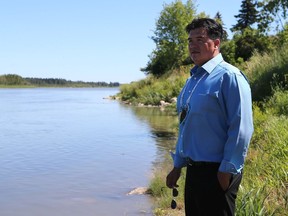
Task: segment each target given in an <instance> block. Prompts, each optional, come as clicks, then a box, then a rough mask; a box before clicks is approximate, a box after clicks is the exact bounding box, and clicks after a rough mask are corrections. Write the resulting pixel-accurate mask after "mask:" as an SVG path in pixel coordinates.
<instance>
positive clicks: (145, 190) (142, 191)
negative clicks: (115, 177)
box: [127, 187, 148, 195]
mask: <svg viewBox="0 0 288 216" xmlns="http://www.w3.org/2000/svg"><path fill="white" fill-rule="evenodd" d="M147 193H148V188H146V187H137V188H134V189H133V190H131V191H130V192H129V193H127V195H143V194H147Z"/></svg>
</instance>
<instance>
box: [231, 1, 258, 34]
mask: <svg viewBox="0 0 288 216" xmlns="http://www.w3.org/2000/svg"><path fill="white" fill-rule="evenodd" d="M256 6H257V3H255V2H254V0H243V1H242V4H241V9H240V11H239V12H240V13H239V14H238V15H235V16H234V17H235V18H238V20H237V24H236V25H234V26H233V27H232V28H231V31H241V32H243V31H244V30H245V29H247V28H250V29H251V28H252V25H253V24H254V23H257V22H258V20H259V12H258V11H257V9H256Z"/></svg>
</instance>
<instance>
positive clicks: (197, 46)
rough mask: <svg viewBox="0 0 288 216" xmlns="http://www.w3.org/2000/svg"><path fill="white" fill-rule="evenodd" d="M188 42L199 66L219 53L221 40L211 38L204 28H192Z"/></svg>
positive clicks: (191, 53) (192, 55)
mask: <svg viewBox="0 0 288 216" xmlns="http://www.w3.org/2000/svg"><path fill="white" fill-rule="evenodd" d="M188 42H189V46H188V47H189V53H190V57H191V59H192V60H193V61H194V63H195V64H196V65H198V66H202V65H203V64H205V63H206V62H207V61H209V60H210V59H212V58H213V57H215V56H216V55H217V54H218V53H219V45H220V40H219V39H215V40H212V39H210V38H209V37H208V35H207V31H206V29H204V28H197V29H194V30H191V31H190V32H189V37H188Z"/></svg>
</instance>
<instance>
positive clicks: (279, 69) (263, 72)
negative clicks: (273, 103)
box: [244, 44, 288, 101]
mask: <svg viewBox="0 0 288 216" xmlns="http://www.w3.org/2000/svg"><path fill="white" fill-rule="evenodd" d="M287 58H288V50H287V44H286V45H283V47H281V48H279V49H275V50H274V51H272V52H270V53H264V54H263V55H261V54H259V53H255V55H254V56H253V57H252V58H251V59H250V61H248V62H246V65H245V69H244V71H245V72H246V74H247V76H248V78H249V80H250V82H251V89H252V96H253V99H254V100H255V101H264V100H265V98H267V97H270V96H272V94H273V89H276V88H280V89H283V90H287V89H288V85H287V82H288V80H287V76H288V61H287Z"/></svg>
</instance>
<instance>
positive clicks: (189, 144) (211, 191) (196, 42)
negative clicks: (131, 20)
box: [166, 18, 253, 216]
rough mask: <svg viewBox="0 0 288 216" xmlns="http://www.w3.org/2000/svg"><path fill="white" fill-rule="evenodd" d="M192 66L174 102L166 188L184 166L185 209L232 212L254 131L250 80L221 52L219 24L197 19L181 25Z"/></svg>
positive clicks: (189, 212) (203, 212)
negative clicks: (175, 124)
mask: <svg viewBox="0 0 288 216" xmlns="http://www.w3.org/2000/svg"><path fill="white" fill-rule="evenodd" d="M186 31H187V33H188V34H189V37H188V42H189V53H190V57H191V59H192V60H193V62H194V64H195V67H194V68H192V70H191V77H190V78H189V79H188V80H187V82H186V84H185V86H184V88H183V89H182V91H181V92H180V94H179V97H178V100H177V111H178V114H179V118H180V123H179V137H178V141H177V145H176V153H175V154H172V156H173V160H174V168H173V169H172V171H171V172H170V173H169V174H168V175H167V178H166V184H167V186H168V187H169V188H175V187H177V180H178V179H179V177H180V174H181V168H182V167H185V166H187V173H186V182H185V213H186V215H187V216H190V215H193V216H195V215H201V216H204V215H206V216H217V215H219V216H223V215H234V211H235V200H236V195H237V192H238V188H239V185H240V182H241V179H242V170H243V164H244V159H245V157H246V154H247V149H248V145H249V142H250V139H251V136H252V133H253V119H252V101H251V91H250V87H249V84H248V82H247V80H246V78H245V76H244V75H243V74H242V72H241V71H240V70H239V69H237V68H236V67H234V66H232V65H230V64H228V63H227V62H225V61H224V60H223V58H222V55H221V53H220V44H221V38H222V36H223V28H222V26H221V25H220V24H218V23H217V22H216V21H215V20H212V19H209V18H201V19H195V20H193V21H192V22H191V23H190V24H189V25H187V27H186Z"/></svg>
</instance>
